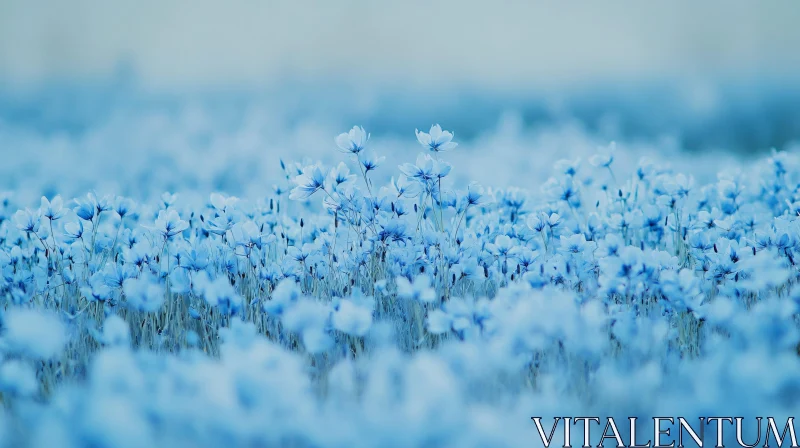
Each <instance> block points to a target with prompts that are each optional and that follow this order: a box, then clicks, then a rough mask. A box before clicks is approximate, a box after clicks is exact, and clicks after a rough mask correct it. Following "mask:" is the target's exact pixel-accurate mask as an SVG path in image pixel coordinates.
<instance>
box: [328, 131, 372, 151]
mask: <svg viewBox="0 0 800 448" xmlns="http://www.w3.org/2000/svg"><path fill="white" fill-rule="evenodd" d="M335 140H336V146H338V147H339V149H340V150H341V151H342V152H346V153H351V154H358V153H360V152H361V151H363V150H364V146H365V145H366V144H367V141H368V140H369V134H367V133H366V132H365V131H364V128H362V127H360V126H353V129H350V131H349V132H346V133H342V134H339V135H338V136H337V137H336V139H335Z"/></svg>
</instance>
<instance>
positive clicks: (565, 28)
mask: <svg viewBox="0 0 800 448" xmlns="http://www.w3.org/2000/svg"><path fill="white" fill-rule="evenodd" d="M798 23H800V4H798V3H797V2H796V1H789V0H786V1H776V2H748V1H719V0H712V1H706V2H690V1H669V2H667V1H660V2H648V3H642V2H633V1H620V2H602V3H600V2H596V3H591V4H582V5H580V6H575V5H567V4H563V3H554V2H523V1H495V2H477V1H457V0H439V1H425V2H423V1H416V0H412V1H403V2H383V1H369V0H342V1H310V0H302V1H260V2H257V1H253V0H232V1H228V2H216V1H210V0H195V1H180V0H175V1H156V0H142V1H138V2H131V3H126V4H123V3H122V2H108V1H101V0H75V1H71V2H61V1H57V0H28V1H25V0H0V156H2V159H3V162H4V163H2V164H0V165H2V166H0V187H3V188H6V189H15V190H20V189H23V190H25V192H28V193H30V194H31V195H34V196H35V195H38V194H41V193H44V194H52V193H54V192H60V193H62V194H65V195H71V194H79V193H81V192H83V191H85V190H88V189H99V190H114V191H115V192H117V193H121V194H128V195H131V196H149V195H151V194H156V193H159V194H160V192H161V191H164V190H170V191H179V190H186V191H199V192H205V191H213V190H224V191H227V192H230V193H233V194H242V195H244V194H255V195H260V194H263V193H262V192H263V191H265V190H267V189H269V188H270V186H271V185H272V184H273V183H275V181H276V180H279V179H280V173H279V169H278V168H277V166H278V163H277V161H278V159H279V158H284V159H297V160H299V159H302V158H303V157H304V156H309V157H313V158H322V159H323V160H327V159H331V160H333V159H335V158H336V157H338V156H339V155H338V154H336V153H335V151H333V149H334V145H333V136H334V135H336V134H337V133H339V132H342V131H345V130H347V129H349V128H350V127H351V126H353V125H354V124H359V125H363V126H364V127H365V128H366V129H367V130H368V131H369V132H371V133H372V135H373V142H374V148H375V149H376V150H378V151H380V152H382V153H386V155H388V156H389V159H388V162H390V163H394V162H395V161H397V160H402V161H410V160H413V158H414V157H415V156H416V153H417V152H418V151H419V149H420V148H419V146H417V144H416V142H415V140H414V134H413V130H414V129H415V128H419V129H425V130H427V129H428V128H429V127H430V125H431V124H433V123H441V124H442V126H443V127H444V128H445V129H448V130H452V131H454V132H455V134H456V141H458V142H460V144H461V146H460V147H459V152H458V154H456V153H453V162H454V164H455V166H456V168H460V171H458V172H459V173H461V176H462V177H463V179H464V180H479V181H482V182H484V183H489V184H496V185H498V186H504V185H505V184H506V183H512V184H516V185H520V184H521V185H520V186H524V187H530V188H535V187H536V186H537V184H536V182H538V181H539V180H540V178H541V177H543V176H546V173H547V171H548V170H549V169H550V164H551V162H552V161H553V160H555V159H557V158H560V157H565V156H579V155H583V154H586V153H587V152H589V151H594V150H595V149H596V147H597V146H598V145H600V146H603V145H606V144H608V142H609V141H611V140H616V141H618V142H620V144H621V146H623V147H624V148H627V150H628V151H629V152H626V153H625V154H630V158H631V162H630V163H636V162H637V161H638V157H639V156H640V155H648V156H653V157H662V158H666V159H674V157H673V155H674V154H676V153H680V154H691V156H686V157H685V158H684V160H685V166H686V169H688V170H696V171H697V170H699V171H697V175H698V176H702V175H703V171H702V170H700V168H698V162H701V163H700V164H699V165H704V164H707V165H713V168H714V170H716V169H717V168H718V167H719V166H722V165H725V163H733V161H735V160H741V159H742V158H748V157H757V156H758V155H760V154H764V152H765V151H768V150H769V149H771V148H777V149H791V148H793V147H794V143H793V142H794V141H795V140H796V139H798V138H800V107H798V105H800V76H798V75H800V51H798V48H800V27H798V26H797V24H798ZM487 164H494V165H488V167H489V168H496V169H495V170H493V172H492V173H491V174H487V171H489V170H487ZM391 169H392V170H394V166H392V167H391ZM498 170H500V171H502V170H506V171H505V173H506V174H507V175H504V176H498V175H497V171H498ZM710 172H711V171H709V172H708V173H710ZM708 173H706V174H708ZM390 174H392V173H389V175H390Z"/></svg>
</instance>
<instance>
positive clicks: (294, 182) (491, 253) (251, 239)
mask: <svg viewBox="0 0 800 448" xmlns="http://www.w3.org/2000/svg"><path fill="white" fill-rule="evenodd" d="M416 139H417V141H418V143H419V145H420V146H421V147H422V149H421V150H422V152H421V153H420V155H419V156H418V157H417V158H416V161H415V162H413V163H404V164H402V165H400V166H399V167H397V168H393V167H387V166H385V159H384V158H383V157H382V156H380V155H378V154H376V153H374V152H373V149H372V148H371V147H370V146H371V145H370V134H369V133H367V132H366V131H365V130H364V129H363V128H361V127H353V128H352V129H351V130H350V131H349V132H346V133H342V134H341V135H339V136H338V137H336V138H335V139H334V143H335V147H336V148H338V149H339V151H340V152H341V153H342V155H341V161H340V162H339V163H338V164H336V165H334V166H324V165H323V164H322V163H314V162H313V161H306V162H303V163H290V162H284V161H281V168H282V169H283V172H284V173H285V179H284V180H283V182H282V183H280V184H278V185H276V186H275V188H274V191H273V192H272V193H271V194H269V195H267V196H266V197H264V198H261V199H259V200H257V201H250V200H246V199H239V198H236V197H230V196H226V195H223V194H212V195H211V196H210V197H209V198H208V200H207V201H206V202H205V203H195V202H192V201H186V202H183V201H182V198H181V197H178V196H176V195H171V194H168V193H166V194H164V195H162V196H161V197H160V199H159V200H158V201H149V202H142V203H137V202H135V201H133V200H131V199H128V198H124V197H115V196H99V195H95V194H93V193H89V194H87V195H86V196H84V197H81V198H77V199H74V200H71V201H65V200H64V199H62V198H61V197H60V196H55V197H51V198H49V199H48V198H45V197H43V198H42V199H41V204H40V205H39V207H38V208H31V207H27V208H26V207H19V206H18V205H16V204H14V203H13V201H12V200H11V199H7V200H5V201H4V202H3V203H2V204H1V205H2V207H1V208H0V270H2V277H0V297H1V298H2V300H3V307H2V308H3V312H2V326H1V327H0V328H1V330H0V394H2V402H3V404H4V412H3V413H2V414H0V436H2V440H3V441H5V442H7V443H9V444H11V445H14V446H19V445H32V446H220V445H223V444H225V445H230V446H273V445H275V446H278V445H280V446H342V447H344V446H346V447H359V446H364V447H374V446H386V447H388V446H519V445H520V444H527V443H530V441H532V440H537V439H536V437H537V433H536V429H535V426H533V425H532V424H531V422H530V420H529V417H530V416H531V415H578V414H581V415H594V414H602V415H614V414H616V413H620V414H622V413H625V414H626V415H637V414H642V415H656V414H659V415H660V414H663V415H684V416H690V415H692V414H693V413H694V414H698V415H712V414H714V413H715V412H714V411H718V412H717V414H719V415H734V414H737V415H738V414H743V415H747V414H749V413H752V412H755V411H758V412H761V413H764V412H767V411H769V412H770V413H771V414H770V415H775V416H780V415H783V414H788V415H792V414H793V413H796V411H797V410H798V406H797V404H796V403H798V402H799V401H798V399H800V382H798V376H797V375H796V374H795V372H798V371H800V357H798V352H800V345H798V343H799V342H800V331H798V330H799V329H800V326H798V322H800V320H799V319H798V316H800V308H798V305H800V289H797V288H794V285H795V283H796V282H797V279H798V267H797V264H798V263H800V218H798V216H799V215H800V157H797V156H796V155H793V154H790V153H786V152H781V153H778V152H774V153H773V154H772V155H771V157H769V158H767V159H766V160H764V161H763V162H762V163H760V164H758V165H757V166H755V167H750V168H747V169H746V170H743V171H739V172H725V173H720V174H719V176H718V180H717V181H716V182H713V183H709V184H707V185H696V184H695V181H694V180H693V178H692V177H691V176H686V175H684V174H681V173H677V172H674V171H672V170H670V169H668V168H665V167H663V166H662V165H659V164H656V163H654V162H650V161H648V160H642V161H641V162H640V163H638V165H637V167H636V168H635V170H633V171H629V170H623V169H620V168H618V166H617V165H616V163H617V161H618V159H619V157H618V155H617V152H616V150H615V146H614V144H611V145H609V147H607V148H602V149H601V150H600V151H598V153H597V154H596V155H594V156H592V157H590V158H589V160H588V162H589V163H582V161H581V160H580V159H577V160H560V161H558V162H557V163H556V164H555V165H554V167H553V170H552V173H553V177H551V178H550V179H548V180H547V181H546V182H545V183H544V184H543V185H542V186H541V191H539V192H528V191H524V190H520V189H516V188H507V189H491V188H489V189H484V188H483V187H482V186H480V185H478V184H475V183H470V184H466V185H458V183H457V182H455V181H453V180H452V178H451V176H450V174H451V164H449V163H448V161H447V155H448V153H447V151H451V150H454V149H455V148H456V147H457V143H456V142H454V141H453V140H454V135H453V134H452V133H451V132H448V131H446V130H443V129H442V128H441V127H440V126H439V125H434V126H433V127H431V128H430V130H429V131H428V132H423V131H419V130H417V131H416ZM331 146H332V148H333V147H334V145H331ZM381 170H384V171H388V172H389V174H386V175H384V176H383V177H385V178H391V181H390V182H388V183H386V184H385V185H382V183H381V182H380V181H379V180H378V179H380V178H382V177H381V176H377V175H376V172H378V171H381Z"/></svg>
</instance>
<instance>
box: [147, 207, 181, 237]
mask: <svg viewBox="0 0 800 448" xmlns="http://www.w3.org/2000/svg"><path fill="white" fill-rule="evenodd" d="M150 228H151V229H153V230H155V231H157V232H158V233H160V234H161V236H162V238H164V240H165V241H166V240H171V239H172V238H173V237H174V236H175V235H178V234H180V233H181V232H183V231H184V230H186V229H188V228H189V223H188V222H186V221H184V220H182V219H181V217H180V215H178V212H176V211H175V210H174V209H168V210H161V211H159V212H158V218H156V222H155V226H153V227H150Z"/></svg>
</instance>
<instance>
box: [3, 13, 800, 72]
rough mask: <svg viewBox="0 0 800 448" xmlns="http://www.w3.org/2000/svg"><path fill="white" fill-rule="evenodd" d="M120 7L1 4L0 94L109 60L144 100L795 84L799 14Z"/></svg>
mask: <svg viewBox="0 0 800 448" xmlns="http://www.w3.org/2000/svg"><path fill="white" fill-rule="evenodd" d="M122 3H123V2H114V1H103V0H73V1H70V2H62V1H58V0H29V1H26V0H0V78H2V79H6V80H16V81H21V80H24V81H33V82H35V81H38V80H42V79H46V78H56V77H69V78H78V79H94V78H102V77H105V76H108V75H109V74H111V73H113V72H114V70H115V67H117V66H118V65H119V62H120V61H121V60H126V61H127V62H128V63H129V64H131V65H132V66H133V68H134V69H135V70H136V72H137V73H138V75H139V76H140V77H141V80H142V82H143V83H145V84H148V85H155V86H174V85H181V86H186V85H194V84H199V85H207V84H212V85H213V84H216V85H218V84H237V85H238V84H255V85H269V84H270V83H274V82H275V81H276V80H279V79H283V78H298V77H299V78H305V79H310V80H323V81H324V80H326V79H332V78H338V79H347V80H352V81H368V82H378V83H380V82H393V83H415V84H433V85H436V84H440V83H443V82H467V83H473V84H478V85H485V86H521V85H525V84H530V83H538V84H540V85H541V84H547V83H565V82H584V81H595V80H602V79H609V78H610V79H619V78H626V79H627V78H633V79H639V78H644V79H646V78H652V77H671V76H684V77H690V78H691V77H698V78H708V77H711V78H713V77H719V76H736V77H763V76H771V77H786V76H792V75H797V74H800V51H798V48H800V27H798V26H797V24H798V23H800V3H798V2H796V1H776V2H752V1H750V2H743V1H720V0H716V1H704V2H688V1H660V2H633V1H624V2H623V1H619V2H616V1H613V2H591V3H589V2H587V3H582V4H581V5H580V6H576V5H574V4H570V5H567V4H566V3H564V2H523V1H493V2H488V1H487V2H472V1H458V0H440V1H434V2H422V1H402V2H388V1H369V0H348V1H336V2H334V1H308V0H306V1H302V0H301V1H285V2H266V1H264V2H257V1H254V0H231V1H226V2H216V1H210V0H195V1H157V0H141V1H137V2H127V4H126V5H122ZM223 3H224V6H222V4H223Z"/></svg>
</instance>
